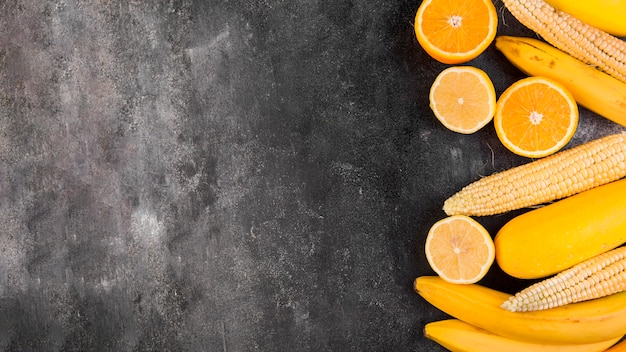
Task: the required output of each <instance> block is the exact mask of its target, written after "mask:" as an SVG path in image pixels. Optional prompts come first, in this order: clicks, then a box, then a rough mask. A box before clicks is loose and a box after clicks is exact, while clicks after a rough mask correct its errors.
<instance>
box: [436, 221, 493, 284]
mask: <svg viewBox="0 0 626 352" xmlns="http://www.w3.org/2000/svg"><path fill="white" fill-rule="evenodd" d="M425 250H426V259H427V260H428V263H429V264H430V267H431V268H432V269H433V270H434V271H435V272H436V273H437V274H438V275H439V276H440V277H441V278H442V279H444V280H446V281H448V282H451V283H456V284H473V283H476V282H478V281H479V280H480V279H482V278H483V277H484V276H485V275H486V274H487V272H488V271H489V268H490V267H491V265H492V264H493V261H494V259H495V246H494V244H493V240H492V238H491V236H490V235H489V233H488V232H487V230H486V229H485V228H484V227H483V226H482V225H481V224H480V223H478V222H477V221H476V220H474V219H472V218H470V217H469V216H465V215H453V216H450V217H447V218H445V219H442V220H439V221H438V222H436V223H435V224H434V225H433V226H432V227H431V228H430V231H429V232H428V236H427V237H426V248H425Z"/></svg>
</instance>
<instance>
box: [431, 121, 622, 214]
mask: <svg viewBox="0 0 626 352" xmlns="http://www.w3.org/2000/svg"><path fill="white" fill-rule="evenodd" d="M624 176H626V134H625V133H618V134H613V135H609V136H605V137H602V138H599V139H596V140H594V141H591V142H588V143H585V144H582V145H579V146H576V147H573V148H570V149H566V150H563V151H561V152H558V153H555V154H552V155H550V156H548V157H545V158H542V159H538V160H535V161H533V162H530V163H528V164H525V165H521V166H517V167H514V168H512V169H509V170H506V171H503V172H499V173H495V174H493V175H490V176H487V177H484V178H482V179H480V180H478V181H476V182H473V183H471V184H469V185H467V186H466V187H464V188H463V189H462V190H461V191H459V192H458V193H456V194H454V195H453V196H452V197H450V198H448V199H447V200H446V201H445V202H444V206H443V210H444V211H445V213H446V214H447V215H456V214H462V215H470V216H472V215H474V216H486V215H494V214H499V213H504V212H507V211H510V210H515V209H520V208H524V207H529V206H533V205H538V204H542V203H546V202H550V201H553V200H557V199H561V198H564V197H568V196H570V195H573V194H576V193H580V192H582V191H585V190H588V189H591V188H594V187H597V186H600V185H603V184H606V183H609V182H612V181H615V180H618V179H620V178H622V177H624Z"/></svg>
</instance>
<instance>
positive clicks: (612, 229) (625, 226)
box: [494, 179, 626, 279]
mask: <svg viewBox="0 0 626 352" xmlns="http://www.w3.org/2000/svg"><path fill="white" fill-rule="evenodd" d="M624 242H626V179H622V180H619V181H615V182H612V183H609V184H606V185H604V186H600V187H596V188H593V189H591V190H588V191H585V192H582V193H579V194H577V195H574V196H571V197H569V198H565V199H562V200H560V201H557V202H555V203H551V204H549V205H546V206H544V207H541V208H538V209H534V210H531V211H529V212H527V213H524V214H521V215H519V216H517V217H515V218H513V219H512V220H510V221H509V222H507V223H506V224H505V225H504V226H503V227H502V228H501V229H500V231H498V233H497V234H496V236H495V239H494V244H495V247H496V261H497V263H498V265H499V266H500V268H501V269H502V270H503V271H504V272H505V273H507V274H509V275H511V276H513V277H516V278H521V279H537V278H542V277H546V276H549V275H552V274H556V273H558V272H560V271H563V270H565V269H567V268H570V267H572V266H574V265H576V264H578V263H580V262H582V261H584V260H586V259H589V258H592V257H594V256H596V255H598V254H601V253H604V252H606V251H609V250H611V249H614V248H617V247H618V246H620V245H622V244H623V243H624Z"/></svg>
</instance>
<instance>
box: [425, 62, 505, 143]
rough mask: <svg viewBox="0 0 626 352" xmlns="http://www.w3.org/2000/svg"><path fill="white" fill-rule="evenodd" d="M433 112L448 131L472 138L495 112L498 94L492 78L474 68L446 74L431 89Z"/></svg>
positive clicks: (448, 71)
mask: <svg viewBox="0 0 626 352" xmlns="http://www.w3.org/2000/svg"><path fill="white" fill-rule="evenodd" d="M429 100H430V108H431V109H432V110H433V113H434V114H435V117H437V119H438V120H439V121H440V122H441V123H442V124H443V125H444V126H445V127H446V128H448V129H449V130H452V131H454V132H458V133H464V134H470V133H474V132H476V131H478V130H479V129H481V128H482V127H484V126H485V125H486V124H487V123H489V122H490V121H491V120H492V118H493V115H494V113H495V110H496V91H495V89H494V87H493V83H492V82H491V79H490V78H489V76H488V75H487V74H486V73H485V72H484V71H482V70H480V69H478V68H476V67H472V66H454V67H449V68H447V69H445V70H443V71H442V72H441V73H440V74H439V75H438V76H437V78H436V79H435V81H434V82H433V84H432V86H431V88H430V95H429Z"/></svg>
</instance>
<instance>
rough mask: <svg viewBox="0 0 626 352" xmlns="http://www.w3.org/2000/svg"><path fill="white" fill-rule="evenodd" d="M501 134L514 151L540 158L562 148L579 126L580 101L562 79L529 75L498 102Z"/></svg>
mask: <svg viewBox="0 0 626 352" xmlns="http://www.w3.org/2000/svg"><path fill="white" fill-rule="evenodd" d="M494 126H495V129H496V133H497V135H498V138H499V139H500V141H501V142H502V144H504V146H505V147H507V148H508V149H509V150H511V151H512V152H513V153H515V154H518V155H521V156H525V157H529V158H541V157H544V156H548V155H550V154H553V153H555V152H557V151H559V150H560V149H561V148H563V147H564V146H565V145H566V144H567V143H568V142H569V141H570V139H571V138H572V137H573V136H574V133H575V132H576V128H577V127H578V105H577V104H576V100H575V99H574V97H573V96H572V94H571V93H570V92H569V91H568V90H567V88H565V87H564V86H563V85H561V84H560V83H557V82H555V81H553V80H551V79H548V78H544V77H528V78H524V79H521V80H519V81H517V82H515V83H513V84H512V85H511V86H510V87H509V88H507V89H506V90H505V91H504V92H503V93H502V95H501V96H500V98H499V99H498V102H497V103H496V113H495V116H494Z"/></svg>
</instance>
